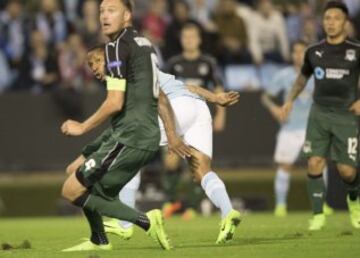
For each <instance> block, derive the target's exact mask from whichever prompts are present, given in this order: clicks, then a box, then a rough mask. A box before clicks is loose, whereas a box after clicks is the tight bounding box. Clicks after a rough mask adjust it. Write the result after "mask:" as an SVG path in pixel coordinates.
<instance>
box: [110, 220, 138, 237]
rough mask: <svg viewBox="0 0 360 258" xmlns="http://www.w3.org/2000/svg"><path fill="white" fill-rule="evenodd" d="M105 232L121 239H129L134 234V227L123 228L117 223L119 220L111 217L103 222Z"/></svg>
mask: <svg viewBox="0 0 360 258" xmlns="http://www.w3.org/2000/svg"><path fill="white" fill-rule="evenodd" d="M104 227H105V232H106V233H110V234H114V235H117V236H118V237H120V238H121V239H123V240H129V239H130V238H131V237H132V235H133V234H134V228H133V227H130V228H123V227H122V226H121V225H119V221H118V220H117V219H111V220H108V221H106V222H104Z"/></svg>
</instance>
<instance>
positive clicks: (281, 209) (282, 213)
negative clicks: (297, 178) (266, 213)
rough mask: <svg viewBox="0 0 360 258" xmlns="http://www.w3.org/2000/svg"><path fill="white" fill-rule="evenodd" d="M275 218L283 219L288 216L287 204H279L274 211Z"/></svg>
mask: <svg viewBox="0 0 360 258" xmlns="http://www.w3.org/2000/svg"><path fill="white" fill-rule="evenodd" d="M274 215H275V217H279V218H283V217H286V216H287V208H286V205H285V204H277V205H276V207H275V210H274Z"/></svg>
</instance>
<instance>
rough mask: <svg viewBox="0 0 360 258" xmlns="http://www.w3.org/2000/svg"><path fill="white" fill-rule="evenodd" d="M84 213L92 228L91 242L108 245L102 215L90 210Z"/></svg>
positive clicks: (85, 210)
mask: <svg viewBox="0 0 360 258" xmlns="http://www.w3.org/2000/svg"><path fill="white" fill-rule="evenodd" d="M83 211H84V215H85V217H86V219H87V221H88V222H89V225H90V228H91V237H90V240H91V242H93V243H94V244H97V245H106V244H108V243H109V240H108V239H107V237H106V234H105V229H104V224H103V220H102V217H101V216H100V214H99V213H98V212H97V211H91V210H89V209H83Z"/></svg>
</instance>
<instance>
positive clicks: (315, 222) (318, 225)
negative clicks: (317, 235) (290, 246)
mask: <svg viewBox="0 0 360 258" xmlns="http://www.w3.org/2000/svg"><path fill="white" fill-rule="evenodd" d="M325 224H326V217H325V215H324V214H323V213H321V214H316V215H314V217H313V218H312V219H310V220H309V231H318V230H321V229H322V228H323V227H324V226H325Z"/></svg>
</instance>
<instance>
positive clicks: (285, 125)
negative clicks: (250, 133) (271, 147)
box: [262, 41, 333, 217]
mask: <svg viewBox="0 0 360 258" xmlns="http://www.w3.org/2000/svg"><path fill="white" fill-rule="evenodd" d="M305 50H306V43H305V42H303V41H297V42H295V43H294V44H293V48H292V61H293V65H292V66H289V67H287V68H284V69H282V70H281V71H280V72H278V73H277V74H275V76H274V78H273V79H272V81H271V83H270V85H269V87H268V88H267V89H266V91H265V92H264V93H263V95H262V103H263V104H264V106H265V107H266V108H267V109H268V110H269V112H270V113H271V115H272V116H273V117H274V118H275V119H276V120H277V121H278V122H279V123H280V124H281V128H280V131H279V133H278V135H277V141H276V148H275V154H274V160H275V162H276V164H277V171H276V176H275V182H274V192H275V210H274V214H275V216H277V217H285V216H286V215H287V196H288V191H289V186H290V177H291V172H292V170H293V165H294V163H295V162H296V160H297V159H298V156H299V154H300V153H301V149H302V146H303V144H304V141H305V132H306V125H307V120H308V116H309V112H310V108H311V104H312V94H313V90H314V81H313V80H310V81H309V83H308V86H307V87H306V88H305V90H304V91H303V92H302V94H301V95H300V96H299V98H298V99H297V100H296V102H295V103H294V109H293V111H292V113H291V115H290V116H289V118H288V120H287V121H283V120H282V117H281V106H278V105H277V104H276V103H275V102H274V101H273V100H272V97H276V96H278V95H279V94H280V93H281V92H283V93H284V97H286V96H287V95H288V94H289V92H290V90H291V87H292V84H293V82H294V81H295V79H296V77H297V75H298V74H299V73H300V69H301V66H302V63H303V60H304V54H305ZM325 171H326V169H325ZM325 174H326V173H325ZM324 179H325V181H326V179H327V177H324ZM324 210H325V211H326V213H327V214H331V213H332V212H333V211H332V209H331V208H330V207H329V206H328V205H326V204H325V205H324Z"/></svg>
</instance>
